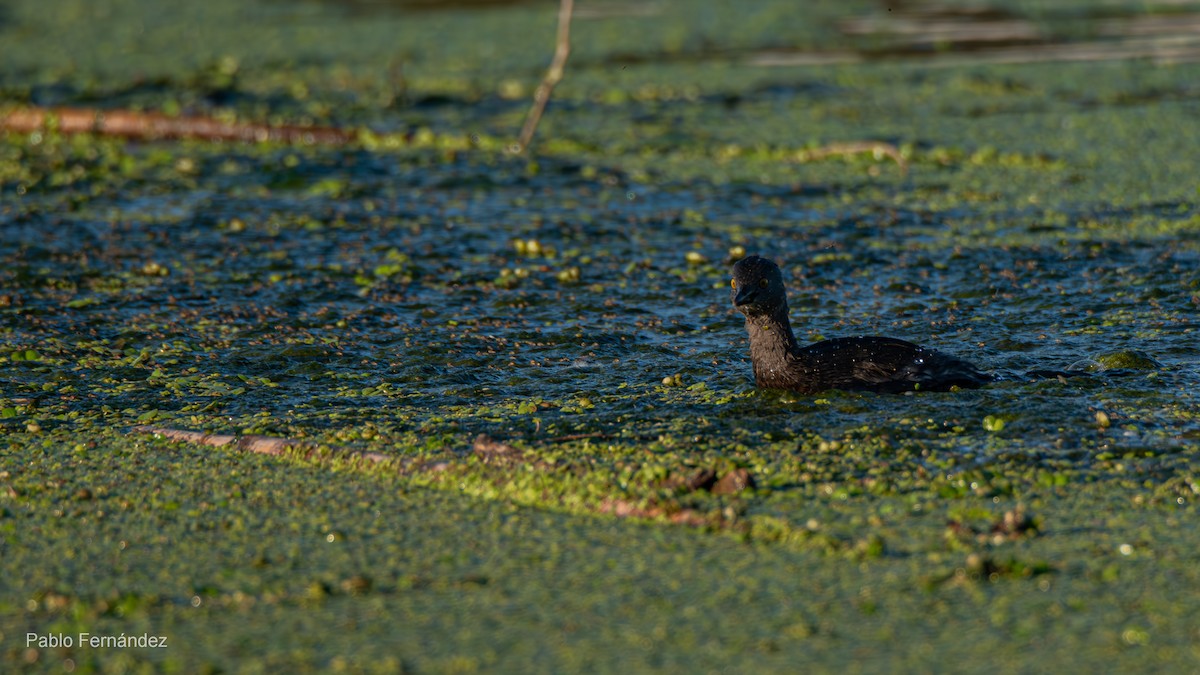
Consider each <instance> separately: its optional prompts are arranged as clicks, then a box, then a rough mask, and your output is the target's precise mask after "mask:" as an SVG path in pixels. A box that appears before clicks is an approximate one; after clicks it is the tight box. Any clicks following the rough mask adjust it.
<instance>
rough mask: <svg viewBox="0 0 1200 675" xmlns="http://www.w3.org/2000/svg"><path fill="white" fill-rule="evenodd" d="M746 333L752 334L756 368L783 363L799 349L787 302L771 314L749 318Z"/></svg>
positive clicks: (751, 354)
mask: <svg viewBox="0 0 1200 675" xmlns="http://www.w3.org/2000/svg"><path fill="white" fill-rule="evenodd" d="M746 331H747V332H748V333H749V334H750V358H751V360H752V361H753V362H754V363H755V366H756V368H757V367H758V365H759V364H760V362H761V363H762V364H763V365H766V364H776V363H782V362H783V361H785V360H786V358H787V356H788V355H789V354H794V353H795V352H796V351H797V350H798V349H799V345H798V343H797V342H796V335H795V334H794V333H792V324H791V322H790V321H789V320H788V307H787V303H786V302H785V303H783V305H782V306H780V307H778V308H777V309H776V310H775V311H774V312H772V313H770V314H762V315H758V316H753V317H751V316H747V317H746Z"/></svg>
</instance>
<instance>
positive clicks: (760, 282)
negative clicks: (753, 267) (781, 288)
mask: <svg viewBox="0 0 1200 675" xmlns="http://www.w3.org/2000/svg"><path fill="white" fill-rule="evenodd" d="M770 283H771V282H770V281H769V280H767V279H759V280H758V285H759V286H762V287H763V288H766V287H767V286H768V285H770Z"/></svg>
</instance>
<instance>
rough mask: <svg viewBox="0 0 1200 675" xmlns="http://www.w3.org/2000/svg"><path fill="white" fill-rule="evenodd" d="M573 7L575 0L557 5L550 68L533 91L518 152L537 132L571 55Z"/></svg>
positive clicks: (526, 145) (518, 144) (525, 146)
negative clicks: (552, 93)
mask: <svg viewBox="0 0 1200 675" xmlns="http://www.w3.org/2000/svg"><path fill="white" fill-rule="evenodd" d="M574 7H575V0H561V4H560V5H559V6H558V37H557V39H556V40H555V45H554V58H553V59H552V60H551V61H550V68H549V70H547V71H546V76H545V77H544V78H542V83H541V84H539V85H538V88H537V91H535V92H534V93H533V106H531V107H530V108H529V114H528V115H527V116H526V117H525V126H524V127H522V128H521V137H520V138H519V139H518V140H517V148H516V151H517V152H518V153H520V152H525V149H526V148H528V147H529V143H530V141H532V140H533V134H534V133H536V132H537V126H538V122H540V121H541V119H542V112H544V111H545V110H546V104H547V103H548V102H549V101H550V92H552V91H554V86H555V85H556V84H558V82H559V80H561V79H562V76H563V68H564V67H565V66H566V65H567V57H568V56H570V55H571V12H572V11H573V10H574Z"/></svg>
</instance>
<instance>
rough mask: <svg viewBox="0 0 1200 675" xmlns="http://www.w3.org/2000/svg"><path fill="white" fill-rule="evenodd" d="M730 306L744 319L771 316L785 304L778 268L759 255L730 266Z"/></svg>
mask: <svg viewBox="0 0 1200 675" xmlns="http://www.w3.org/2000/svg"><path fill="white" fill-rule="evenodd" d="M730 285H731V286H732V287H733V289H732V291H731V293H730V295H731V297H732V298H733V306H734V307H735V308H736V309H737V310H738V311H740V312H741V313H742V314H745V315H746V316H758V315H762V314H771V313H773V312H775V311H776V310H778V309H779V308H780V307H784V306H786V304H787V295H786V291H785V289H784V287H783V273H782V272H780V271H779V266H778V265H776V264H775V263H773V262H771V261H770V260H767V259H766V258H760V257H759V256H756V255H752V256H748V257H745V258H742V259H741V260H739V261H738V262H737V264H735V265H734V266H733V281H731V282H730Z"/></svg>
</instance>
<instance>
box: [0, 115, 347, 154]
mask: <svg viewBox="0 0 1200 675" xmlns="http://www.w3.org/2000/svg"><path fill="white" fill-rule="evenodd" d="M0 129H6V130H8V131H16V132H21V133H33V132H36V131H47V130H54V131H58V132H60V133H64V134H99V135H101V136H120V137H124V138H137V139H151V140H153V139H183V138H196V139H201V140H208V141H243V142H247V143H262V142H265V141H274V142H278V143H292V144H297V145H317V144H319V145H345V144H346V143H349V142H351V141H353V140H354V139H355V138H356V137H357V133H355V132H353V131H345V130H342V129H335V128H333V127H315V126H303V125H299V126H295V125H283V126H271V125H268V124H254V123H248V122H227V121H223V120H219V119H216V118H213V117H168V116H167V115H164V114H162V113H156V112H141V111H137V110H99V109H96V108H23V109H20V110H14V111H12V112H10V113H8V114H7V115H3V116H2V117H0Z"/></svg>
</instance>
